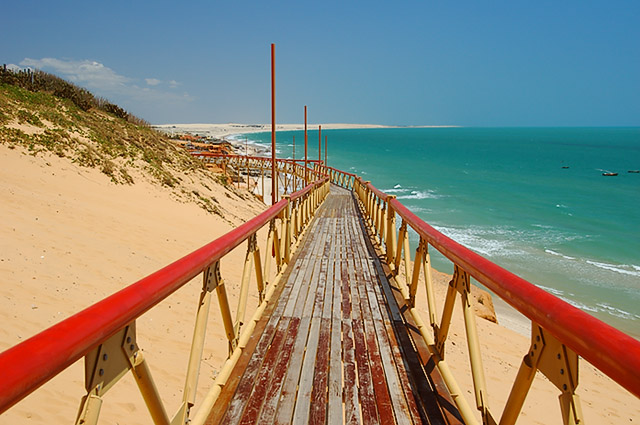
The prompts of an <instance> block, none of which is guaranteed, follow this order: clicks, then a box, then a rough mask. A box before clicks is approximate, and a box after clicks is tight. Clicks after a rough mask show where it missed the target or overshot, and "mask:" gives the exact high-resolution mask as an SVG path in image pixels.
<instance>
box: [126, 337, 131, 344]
mask: <svg viewBox="0 0 640 425" xmlns="http://www.w3.org/2000/svg"><path fill="white" fill-rule="evenodd" d="M130 342H131V337H130V336H128V337H127V344H128V343H130Z"/></svg>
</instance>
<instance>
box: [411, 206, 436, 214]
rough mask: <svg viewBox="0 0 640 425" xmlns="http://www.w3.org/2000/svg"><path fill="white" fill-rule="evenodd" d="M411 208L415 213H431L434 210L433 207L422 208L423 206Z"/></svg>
mask: <svg viewBox="0 0 640 425" xmlns="http://www.w3.org/2000/svg"><path fill="white" fill-rule="evenodd" d="M409 210H411V212H412V213H414V214H416V213H430V212H433V210H432V209H429V208H422V207H409Z"/></svg>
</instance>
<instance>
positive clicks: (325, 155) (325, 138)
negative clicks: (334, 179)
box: [324, 135, 328, 167]
mask: <svg viewBox="0 0 640 425" xmlns="http://www.w3.org/2000/svg"><path fill="white" fill-rule="evenodd" d="M324 166H325V167H327V166H328V165H327V136H326V135H325V136H324Z"/></svg>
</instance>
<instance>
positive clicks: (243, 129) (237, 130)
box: [153, 123, 451, 139]
mask: <svg viewBox="0 0 640 425" xmlns="http://www.w3.org/2000/svg"><path fill="white" fill-rule="evenodd" d="M318 125H322V129H323V130H348V129H367V128H398V127H395V126H388V125H379V124H344V123H342V124H341V123H333V124H324V123H320V124H310V123H307V128H308V129H309V130H316V129H317V128H318ZM153 127H154V128H157V129H159V130H162V131H164V132H167V133H169V134H171V133H172V132H174V133H183V132H185V133H191V134H194V135H195V134H198V135H201V136H209V137H216V138H220V139H222V138H225V137H229V136H231V135H234V134H247V133H261V132H265V131H271V124H239V123H227V124H157V125H153ZM446 127H451V126H417V127H414V128H446ZM298 130H304V124H276V131H298Z"/></svg>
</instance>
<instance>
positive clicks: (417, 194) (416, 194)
mask: <svg viewBox="0 0 640 425" xmlns="http://www.w3.org/2000/svg"><path fill="white" fill-rule="evenodd" d="M438 198H441V196H440V195H438V194H436V193H434V192H433V191H431V190H427V191H417V190H412V191H411V193H410V194H409V195H400V196H398V199H438Z"/></svg>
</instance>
